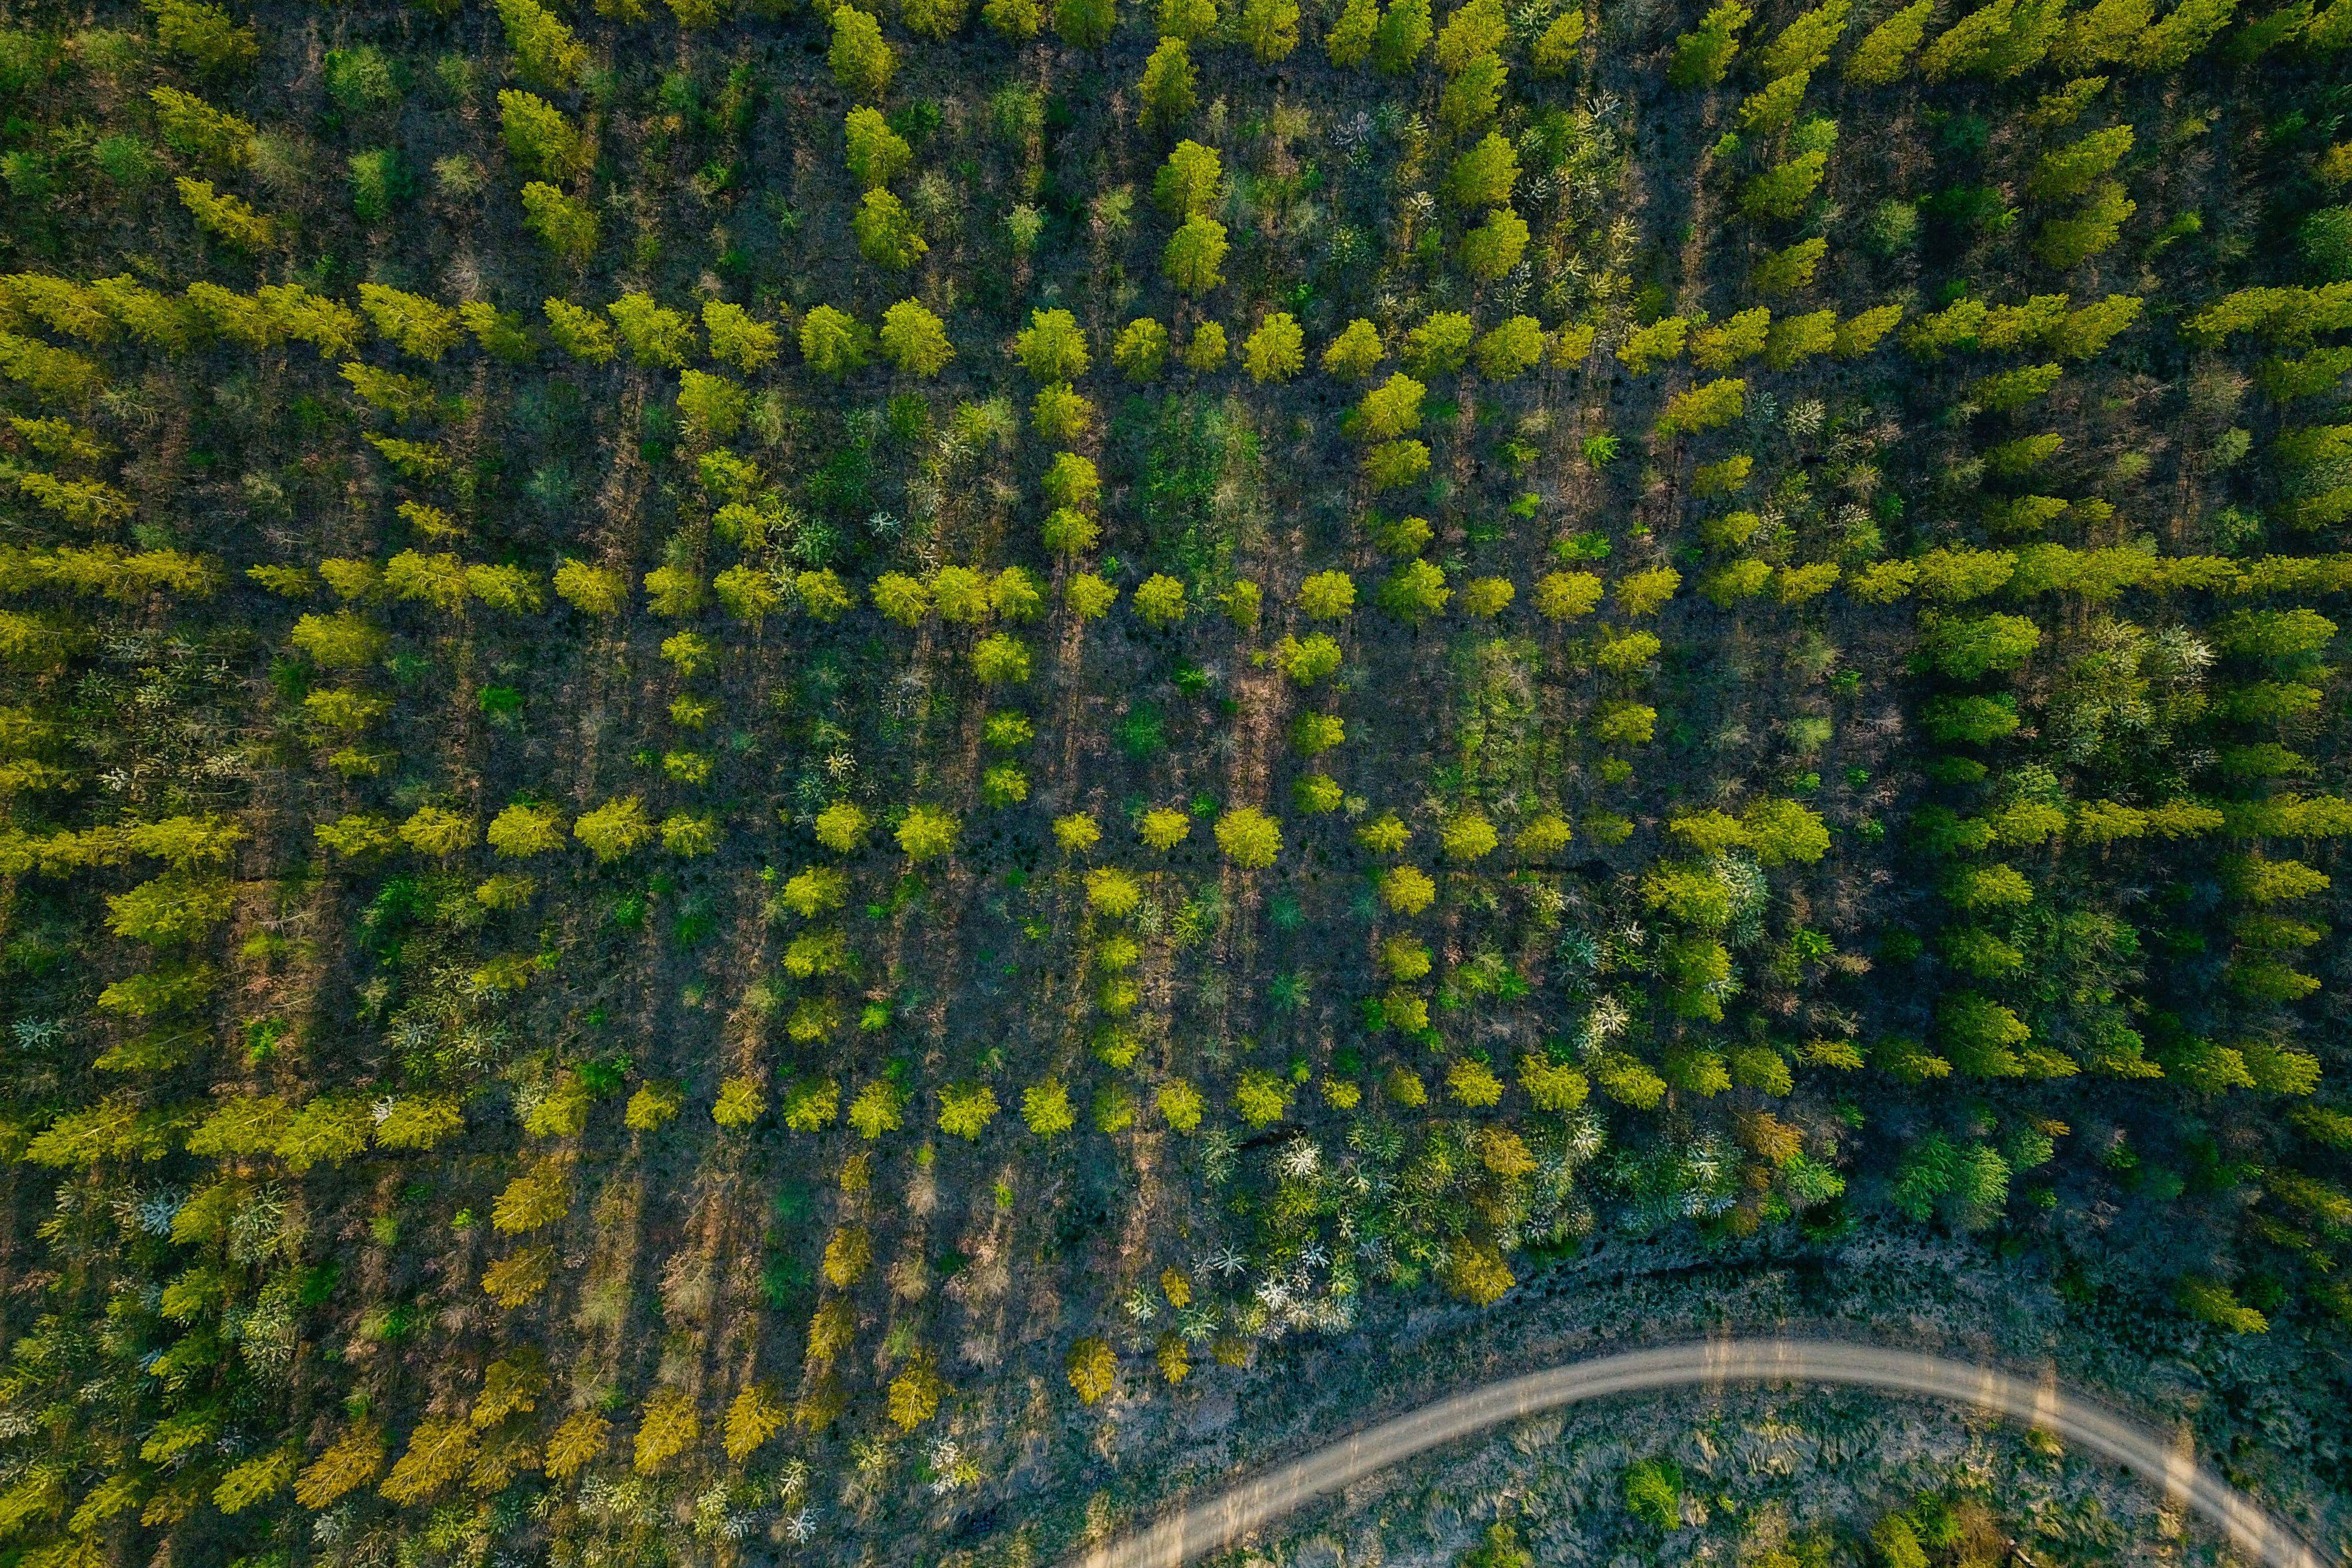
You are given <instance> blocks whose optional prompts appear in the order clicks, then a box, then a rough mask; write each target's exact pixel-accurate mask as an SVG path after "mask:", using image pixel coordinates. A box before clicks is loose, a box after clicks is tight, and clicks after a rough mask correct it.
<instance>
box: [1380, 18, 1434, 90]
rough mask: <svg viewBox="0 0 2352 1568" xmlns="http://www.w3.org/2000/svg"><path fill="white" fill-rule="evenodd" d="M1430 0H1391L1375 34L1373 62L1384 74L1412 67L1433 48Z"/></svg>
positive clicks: (1398, 72)
mask: <svg viewBox="0 0 2352 1568" xmlns="http://www.w3.org/2000/svg"><path fill="white" fill-rule="evenodd" d="M1430 31H1431V28H1430V21H1429V0H1390V4H1389V7H1388V9H1387V10H1386V11H1385V12H1384V13H1382V15H1381V25H1380V29H1379V31H1378V32H1376V33H1375V34H1374V35H1373V37H1372V64H1373V66H1374V67H1375V68H1378V69H1379V70H1380V72H1381V74H1382V75H1383V76H1392V77H1393V76H1402V75H1404V73H1405V72H1407V71H1409V70H1411V69H1412V68H1413V64H1414V62H1415V61H1417V60H1419V59H1420V58H1421V52H1422V51H1423V49H1425V48H1427V47H1429V37H1430Z"/></svg>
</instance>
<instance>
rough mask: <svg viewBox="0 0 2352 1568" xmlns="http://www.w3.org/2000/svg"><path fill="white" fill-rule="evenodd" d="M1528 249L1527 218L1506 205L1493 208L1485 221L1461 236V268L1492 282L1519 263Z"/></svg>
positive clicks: (1473, 275)
mask: <svg viewBox="0 0 2352 1568" xmlns="http://www.w3.org/2000/svg"><path fill="white" fill-rule="evenodd" d="M1527 248H1528V221H1527V220H1526V219H1525V218H1523V217H1521V216H1519V214H1517V213H1515V212H1513V211H1512V210H1511V209H1510V208H1508V207H1496V209H1495V210H1494V211H1493V212H1491V213H1488V214H1486V222H1485V223H1483V224H1481V225H1478V226H1477V227H1476V228H1475V229H1472V230H1471V231H1470V232H1469V233H1467V234H1465V235H1463V236H1462V269H1463V270H1464V271H1465V272H1467V273H1468V274H1469V275H1470V276H1471V277H1475V278H1477V279H1479V280H1480V281H1481V282H1486V283H1492V282H1494V281H1495V280H1496V279H1497V278H1500V277H1505V276H1506V275H1507V274H1508V273H1509V272H1510V270H1511V269H1512V268H1513V267H1517V266H1518V265H1519V257H1521V256H1524V255H1526V254H1527Z"/></svg>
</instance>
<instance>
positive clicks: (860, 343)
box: [801, 305, 873, 381]
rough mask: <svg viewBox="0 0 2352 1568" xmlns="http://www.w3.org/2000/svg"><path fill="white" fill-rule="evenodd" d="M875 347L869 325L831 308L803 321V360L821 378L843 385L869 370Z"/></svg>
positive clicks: (815, 311) (812, 312)
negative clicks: (870, 358)
mask: <svg viewBox="0 0 2352 1568" xmlns="http://www.w3.org/2000/svg"><path fill="white" fill-rule="evenodd" d="M872 345H873V338H872V335H871V333H870V332H869V331H868V329H866V325H865V323H863V322H861V321H859V320H857V319H856V318H855V317H853V316H851V315H849V314H848V313H847V312H846V311H843V310H837V309H835V308H833V307H832V306H830V305H819V306H817V307H815V308H814V309H812V310H810V311H809V313H808V314H807V315H806V316H803V317H802V318H801V358H802V359H803V360H805V361H808V364H809V367H810V369H812V370H814V371H817V372H818V373H819V374H821V375H826V376H831V377H832V378H833V379H834V380H835V381H841V380H844V379H845V378H847V377H849V376H852V375H855V374H856V373H857V372H858V371H862V370H864V369H865V368H866V360H867V357H868V356H869V355H870V354H871V352H872V351H873V350H872Z"/></svg>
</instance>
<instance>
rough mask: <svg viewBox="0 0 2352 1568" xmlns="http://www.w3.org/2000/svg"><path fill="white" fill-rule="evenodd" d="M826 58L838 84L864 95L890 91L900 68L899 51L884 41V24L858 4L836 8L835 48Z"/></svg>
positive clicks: (834, 17)
mask: <svg viewBox="0 0 2352 1568" xmlns="http://www.w3.org/2000/svg"><path fill="white" fill-rule="evenodd" d="M826 61H827V63H828V64H830V65H831V66H832V67H833V79H834V81H835V84H837V85H838V86H839V87H840V89H842V91H844V92H849V93H855V94H856V95H857V96H859V97H861V98H880V97H881V96H882V95H883V94H885V93H887V92H888V91H889V90H890V78H891V77H892V76H893V75H895V74H896V73H897V71H898V52H897V51H896V50H894V49H892V48H891V47H890V46H889V45H888V44H887V43H885V42H884V41H883V38H882V24H881V23H880V22H878V21H877V20H875V18H874V16H873V15H872V14H871V13H869V12H866V11H860V10H859V9H858V8H857V7H856V6H855V5H839V6H835V8H834V13H833V47H832V48H831V49H830V50H829V51H828V53H827V54H826Z"/></svg>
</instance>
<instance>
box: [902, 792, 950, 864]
mask: <svg viewBox="0 0 2352 1568" xmlns="http://www.w3.org/2000/svg"><path fill="white" fill-rule="evenodd" d="M960 832H961V824H960V823H958V822H957V821H956V819H955V818H954V816H953V815H951V814H950V813H949V812H947V811H945V810H940V808H939V807H936V806H910V807H908V809H907V814H906V815H905V816H904V817H902V818H900V819H899V821H898V847H899V848H900V849H901V850H903V851H905V852H906V854H907V858H908V860H910V861H912V862H915V863H916V864H918V865H920V864H921V863H922V862H925V861H929V860H937V859H939V858H940V856H941V855H948V854H953V853H954V852H955V847H956V839H957V836H958V835H959V833H960Z"/></svg>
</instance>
